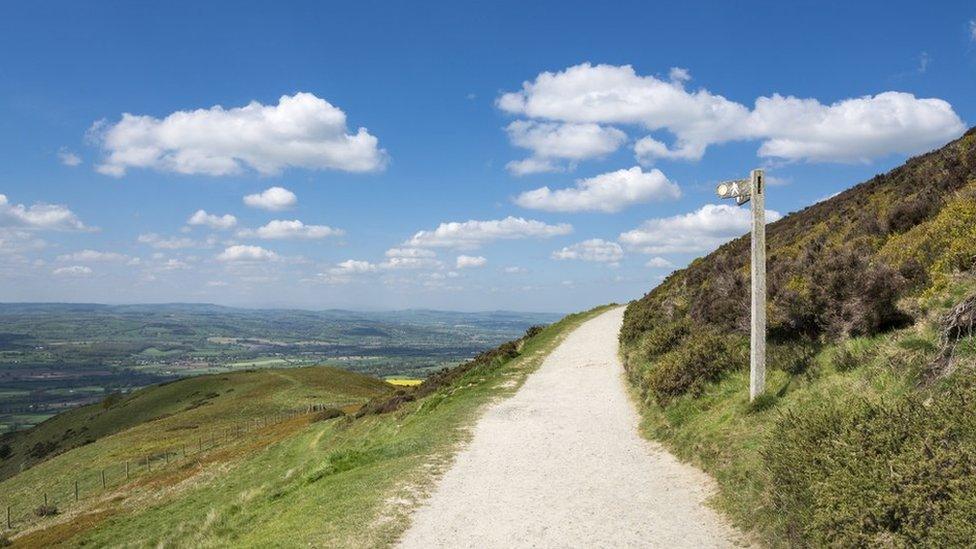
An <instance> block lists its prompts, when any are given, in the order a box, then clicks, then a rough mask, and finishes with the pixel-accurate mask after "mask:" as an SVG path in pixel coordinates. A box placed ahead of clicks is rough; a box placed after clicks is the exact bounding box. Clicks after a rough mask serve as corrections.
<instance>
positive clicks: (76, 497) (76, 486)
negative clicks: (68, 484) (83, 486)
mask: <svg viewBox="0 0 976 549" xmlns="http://www.w3.org/2000/svg"><path fill="white" fill-rule="evenodd" d="M77 501H78V479H75V502H77Z"/></svg>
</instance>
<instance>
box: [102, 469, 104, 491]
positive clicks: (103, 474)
mask: <svg viewBox="0 0 976 549" xmlns="http://www.w3.org/2000/svg"><path fill="white" fill-rule="evenodd" d="M104 489H105V469H102V490H104Z"/></svg>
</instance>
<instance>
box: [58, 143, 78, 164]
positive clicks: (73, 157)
mask: <svg viewBox="0 0 976 549" xmlns="http://www.w3.org/2000/svg"><path fill="white" fill-rule="evenodd" d="M58 161H60V162H61V163H62V164H64V165H65V166H71V167H75V166H78V165H79V164H81V157H80V156H78V155H77V154H75V153H73V152H71V151H69V150H68V149H66V148H64V147H61V149H59V150H58Z"/></svg>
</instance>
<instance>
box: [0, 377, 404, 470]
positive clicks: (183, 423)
mask: <svg viewBox="0 0 976 549" xmlns="http://www.w3.org/2000/svg"><path fill="white" fill-rule="evenodd" d="M389 389H390V387H388V386H386V385H385V384H383V383H382V382H379V381H377V380H373V379H371V378H367V377H365V376H353V375H349V374H348V373H347V372H345V371H343V370H337V369H334V368H324V367H320V368H302V369H296V370H286V371H281V372H274V373H270V372H237V373H228V374H223V375H207V376H200V377H195V378H191V379H184V380H180V381H175V382H172V383H167V384H163V385H158V386H154V387H151V388H148V389H143V390H139V391H135V392H133V393H131V394H128V395H124V396H120V397H119V400H118V402H116V403H115V404H113V405H111V406H109V407H106V406H105V405H103V404H102V403H97V404H91V405H88V406H83V407H81V408H76V409H73V410H69V411H67V412H64V413H62V414H59V415H57V416H55V417H52V418H51V419H49V420H47V421H45V422H43V423H41V424H39V425H37V426H36V427H35V428H33V429H30V430H28V431H23V432H18V433H11V434H10V435H7V436H6V437H4V439H3V440H2V442H3V443H6V444H9V445H10V447H11V449H12V454H11V455H10V457H8V458H7V459H5V460H3V461H2V462H0V478H7V477H9V476H11V475H13V474H16V473H17V472H19V471H21V470H23V469H24V468H27V467H31V466H33V465H35V464H36V463H38V462H40V461H43V460H47V459H50V458H51V457H53V456H56V455H58V454H60V453H63V452H65V451H67V450H70V449H72V448H77V447H79V446H84V445H86V444H91V443H92V442H95V441H97V440H100V439H102V438H104V437H107V436H109V435H112V434H115V433H119V432H122V431H125V430H127V429H132V428H137V427H140V426H141V428H137V429H135V430H134V431H132V432H130V433H128V435H127V436H126V437H124V439H125V442H124V444H126V445H129V447H128V448H127V450H126V451H127V452H128V453H129V454H130V457H136V456H138V455H139V453H138V452H143V455H144V454H145V453H149V452H154V451H157V450H158V449H162V448H166V447H170V446H173V445H176V444H182V443H184V442H188V441H189V439H188V438H187V436H186V435H188V434H189V432H190V431H193V433H192V434H194V435H198V434H199V433H200V432H206V430H207V429H216V430H219V429H222V428H226V427H227V425H228V424H230V423H232V422H240V421H242V420H246V419H248V418H255V417H263V416H266V415H268V414H270V413H271V412H272V411H284V410H294V409H296V408H299V407H303V406H305V405H306V404H307V403H309V402H328V401H333V400H337V399H338V400H342V401H344V402H350V403H351V402H356V401H360V402H361V401H363V400H365V399H368V398H370V397H373V396H375V395H376V394H377V393H378V392H382V391H386V390H389ZM176 414H178V415H179V417H178V418H172V417H171V416H174V415H176ZM157 419H159V420H160V421H154V420H157ZM160 432H163V433H169V434H160ZM191 438H195V437H191ZM133 440H137V441H138V442H137V443H136V444H135V445H133V444H132V442H133ZM36 445H49V447H50V451H49V452H47V453H45V455H43V456H42V457H33V456H31V455H29V452H30V450H31V448H33V447H35V446H36ZM98 451H102V449H101V448H100V449H99V450H98ZM103 453H104V452H103ZM111 457H112V459H116V458H118V457H120V455H119V454H117V453H115V452H113V453H112V454H111Z"/></svg>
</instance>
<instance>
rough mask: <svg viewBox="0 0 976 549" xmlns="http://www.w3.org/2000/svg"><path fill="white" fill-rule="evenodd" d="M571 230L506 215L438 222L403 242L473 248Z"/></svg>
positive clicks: (554, 234)
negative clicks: (476, 219) (480, 219)
mask: <svg viewBox="0 0 976 549" xmlns="http://www.w3.org/2000/svg"><path fill="white" fill-rule="evenodd" d="M572 231H573V227H572V225H570V224H568V223H558V224H555V225H550V224H548V223H543V222H542V221H536V220H534V219H524V218H521V217H512V216H509V217H506V218H505V219H494V220H488V221H475V220H471V221H464V222H457V221H454V222H449V223H441V224H440V225H438V226H437V228H436V229H434V230H432V231H418V232H417V233H416V234H414V235H413V237H412V238H411V239H410V240H409V241H407V243H406V245H407V246H412V247H420V248H459V249H474V248H478V247H480V246H482V245H484V244H487V243H489V242H493V241H496V240H515V239H522V238H549V237H552V236H559V235H565V234H569V233H571V232H572Z"/></svg>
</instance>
